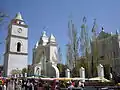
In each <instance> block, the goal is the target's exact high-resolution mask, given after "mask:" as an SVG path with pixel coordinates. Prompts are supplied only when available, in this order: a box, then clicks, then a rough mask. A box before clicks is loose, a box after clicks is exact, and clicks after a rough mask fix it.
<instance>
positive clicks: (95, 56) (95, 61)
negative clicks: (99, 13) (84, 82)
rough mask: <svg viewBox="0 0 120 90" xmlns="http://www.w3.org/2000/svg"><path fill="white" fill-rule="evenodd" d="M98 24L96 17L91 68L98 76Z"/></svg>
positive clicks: (93, 30) (93, 74)
mask: <svg viewBox="0 0 120 90" xmlns="http://www.w3.org/2000/svg"><path fill="white" fill-rule="evenodd" d="M96 30H97V24H96V19H94V22H93V27H92V44H91V46H92V47H91V48H92V61H91V66H92V67H91V69H92V76H96V74H97V72H96V71H97V70H96V68H97V65H98V40H97V33H96Z"/></svg>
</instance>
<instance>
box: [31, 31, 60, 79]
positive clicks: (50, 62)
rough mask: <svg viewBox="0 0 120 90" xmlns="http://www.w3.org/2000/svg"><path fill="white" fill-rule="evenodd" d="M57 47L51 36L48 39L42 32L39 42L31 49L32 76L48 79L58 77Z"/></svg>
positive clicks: (54, 39)
mask: <svg viewBox="0 0 120 90" xmlns="http://www.w3.org/2000/svg"><path fill="white" fill-rule="evenodd" d="M57 63H58V47H57V42H56V38H55V37H54V35H53V34H51V35H50V37H48V36H47V34H46V32H45V31H43V33H42V35H41V37H40V40H39V41H38V42H37V43H36V45H35V46H34V48H33V61H32V65H33V68H34V70H33V71H34V75H45V76H49V77H59V70H58V68H57Z"/></svg>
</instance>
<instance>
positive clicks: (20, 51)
mask: <svg viewBox="0 0 120 90" xmlns="http://www.w3.org/2000/svg"><path fill="white" fill-rule="evenodd" d="M27 62H28V26H27V25H26V24H25V21H24V20H23V18H22V16H21V14H20V13H17V14H16V16H15V18H14V19H12V20H11V22H10V24H9V26H8V35H7V38H6V48H5V54H4V73H5V75H7V76H9V75H11V73H12V70H14V69H19V70H22V69H23V68H27Z"/></svg>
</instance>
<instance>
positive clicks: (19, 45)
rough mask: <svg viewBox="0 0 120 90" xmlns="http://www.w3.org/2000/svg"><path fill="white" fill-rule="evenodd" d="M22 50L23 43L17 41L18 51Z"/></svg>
mask: <svg viewBox="0 0 120 90" xmlns="http://www.w3.org/2000/svg"><path fill="white" fill-rule="evenodd" d="M20 51H21V43H20V42H18V43H17V52H20Z"/></svg>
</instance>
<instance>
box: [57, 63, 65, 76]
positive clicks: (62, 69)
mask: <svg viewBox="0 0 120 90" xmlns="http://www.w3.org/2000/svg"><path fill="white" fill-rule="evenodd" d="M57 67H58V69H59V72H60V77H65V70H66V69H67V68H66V65H64V64H62V63H59V64H57Z"/></svg>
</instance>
